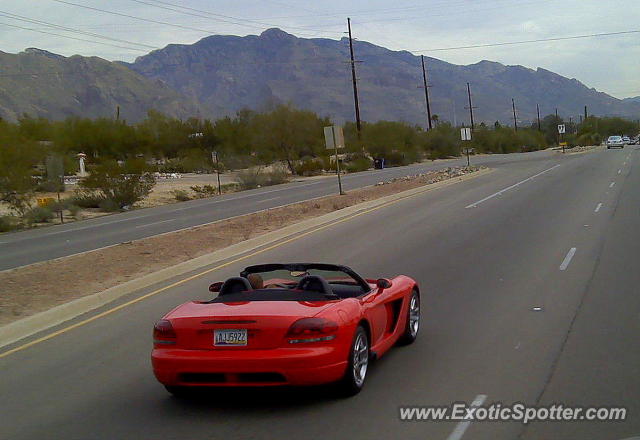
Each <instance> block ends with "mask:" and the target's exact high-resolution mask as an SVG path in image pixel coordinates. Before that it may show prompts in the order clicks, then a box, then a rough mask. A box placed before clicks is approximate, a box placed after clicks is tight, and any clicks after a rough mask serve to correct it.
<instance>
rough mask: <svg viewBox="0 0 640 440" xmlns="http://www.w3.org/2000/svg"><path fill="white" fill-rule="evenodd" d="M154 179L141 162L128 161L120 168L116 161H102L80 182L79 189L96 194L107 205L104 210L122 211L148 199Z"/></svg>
mask: <svg viewBox="0 0 640 440" xmlns="http://www.w3.org/2000/svg"><path fill="white" fill-rule="evenodd" d="M154 185H155V178H154V176H153V174H151V172H150V170H149V169H148V167H147V165H146V164H145V163H144V161H142V160H135V159H134V160H128V161H126V162H125V163H124V164H123V165H120V164H118V162H116V161H115V160H107V161H103V162H102V163H101V164H99V165H98V166H96V167H95V168H94V169H93V170H92V171H91V174H90V175H89V176H88V177H87V178H85V179H83V180H82V181H81V182H80V186H81V187H82V188H83V189H85V190H87V191H89V192H94V193H98V194H99V195H100V196H101V197H102V198H103V200H104V201H105V202H106V203H105V204H104V207H106V209H109V210H111V209H113V210H115V209H123V208H125V207H130V206H132V205H134V204H135V203H136V202H139V201H140V200H142V199H144V198H145V197H147V196H148V195H149V193H150V192H151V190H152V189H153V187H154Z"/></svg>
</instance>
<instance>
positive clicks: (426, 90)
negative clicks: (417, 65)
mask: <svg viewBox="0 0 640 440" xmlns="http://www.w3.org/2000/svg"><path fill="white" fill-rule="evenodd" d="M420 60H421V61H422V81H423V82H424V99H425V101H427V126H428V127H429V130H431V129H432V128H433V127H432V125H431V104H430V103H429V87H430V86H429V85H428V84H427V69H425V67H424V55H420Z"/></svg>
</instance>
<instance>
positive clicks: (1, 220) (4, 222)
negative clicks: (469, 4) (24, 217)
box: [0, 215, 18, 232]
mask: <svg viewBox="0 0 640 440" xmlns="http://www.w3.org/2000/svg"><path fill="white" fill-rule="evenodd" d="M17 228H18V218H17V217H14V216H12V215H3V216H1V217H0V232H9V231H13V230H15V229H17Z"/></svg>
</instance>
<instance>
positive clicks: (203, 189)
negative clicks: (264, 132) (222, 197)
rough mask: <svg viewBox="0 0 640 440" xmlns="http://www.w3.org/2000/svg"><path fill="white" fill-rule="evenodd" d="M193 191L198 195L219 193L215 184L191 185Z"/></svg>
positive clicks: (205, 195) (209, 195)
mask: <svg viewBox="0 0 640 440" xmlns="http://www.w3.org/2000/svg"><path fill="white" fill-rule="evenodd" d="M191 191H193V192H194V193H196V195H197V196H198V197H211V196H215V195H216V194H218V188H217V187H214V186H213V185H202V186H198V185H194V186H192V187H191Z"/></svg>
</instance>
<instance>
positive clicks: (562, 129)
mask: <svg viewBox="0 0 640 440" xmlns="http://www.w3.org/2000/svg"><path fill="white" fill-rule="evenodd" d="M565 132H566V127H565V126H564V124H560V125H558V133H560V134H564V133H565Z"/></svg>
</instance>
